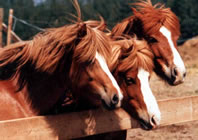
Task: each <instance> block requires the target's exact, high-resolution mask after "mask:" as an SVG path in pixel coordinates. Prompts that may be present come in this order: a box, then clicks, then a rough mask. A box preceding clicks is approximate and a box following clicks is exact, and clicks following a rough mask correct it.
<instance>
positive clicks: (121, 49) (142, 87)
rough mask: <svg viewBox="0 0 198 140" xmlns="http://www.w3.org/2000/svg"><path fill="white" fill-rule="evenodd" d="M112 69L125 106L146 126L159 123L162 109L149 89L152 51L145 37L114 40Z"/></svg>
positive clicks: (147, 127)
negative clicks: (143, 38) (141, 38)
mask: <svg viewBox="0 0 198 140" xmlns="http://www.w3.org/2000/svg"><path fill="white" fill-rule="evenodd" d="M111 46H112V51H113V54H112V60H111V62H112V63H111V71H112V72H113V75H114V77H115V78H116V80H117V82H118V84H119V86H120V88H121V89H122V91H123V95H124V99H123V102H122V108H124V109H125V110H126V111H127V112H128V113H129V114H130V115H131V116H132V117H134V118H136V119H137V120H138V121H139V122H140V124H141V126H142V127H143V128H144V129H147V130H149V129H152V128H155V127H156V126H157V125H159V123H160V118H161V117H160V116H161V115H160V110H159V107H158V104H157V101H156V99H155V97H154V95H153V93H152V91H151V89H150V86H149V79H150V76H151V73H152V71H153V66H154V65H153V54H152V51H151V50H150V48H149V46H148V44H147V42H146V41H144V40H137V39H136V38H133V39H126V38H125V39H121V40H115V41H112V45H111Z"/></svg>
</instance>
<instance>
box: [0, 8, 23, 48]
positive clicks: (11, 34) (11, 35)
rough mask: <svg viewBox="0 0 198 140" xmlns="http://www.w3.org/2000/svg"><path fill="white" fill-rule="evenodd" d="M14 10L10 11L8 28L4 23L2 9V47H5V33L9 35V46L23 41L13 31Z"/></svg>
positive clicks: (0, 22) (0, 31)
mask: <svg viewBox="0 0 198 140" xmlns="http://www.w3.org/2000/svg"><path fill="white" fill-rule="evenodd" d="M13 13H14V11H13V9H10V10H9V17H8V26H7V25H6V24H5V23H3V14H4V10H3V8H0V47H3V35H2V34H3V33H2V32H3V31H4V32H6V33H7V45H10V44H11V43H12V40H13V41H14V42H18V41H22V40H21V39H20V38H19V37H18V36H17V35H16V34H15V33H14V32H13V31H12V23H13Z"/></svg>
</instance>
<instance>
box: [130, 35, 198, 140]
mask: <svg viewBox="0 0 198 140" xmlns="http://www.w3.org/2000/svg"><path fill="white" fill-rule="evenodd" d="M179 52H180V54H181V56H182V58H183V60H184V63H185V66H186V68H187V76H186V79H185V82H184V83H183V84H181V85H178V86H173V87H171V86H169V85H168V84H166V83H164V82H163V81H161V80H160V79H159V78H158V77H156V75H153V76H152V79H151V88H152V91H153V93H154V94H155V96H156V98H157V99H170V98H175V97H183V96H190V95H198V37H196V38H194V39H192V40H189V41H187V42H185V43H184V44H183V45H182V46H179ZM127 140H198V121H193V122H187V123H181V124H177V125H170V126H166V127H160V128H157V129H155V130H152V131H144V130H141V129H137V130H128V131H127Z"/></svg>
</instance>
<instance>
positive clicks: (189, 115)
mask: <svg viewBox="0 0 198 140" xmlns="http://www.w3.org/2000/svg"><path fill="white" fill-rule="evenodd" d="M158 103H159V107H160V110H161V113H162V120H161V125H162V126H163V125H169V124H176V123H181V122H187V121H193V120H198V96H192V97H184V98H177V99H171V100H162V101H159V102H158ZM137 127H139V126H138V124H137V122H136V121H135V120H133V119H132V118H131V117H130V116H129V115H128V114H127V113H126V112H125V111H124V110H122V109H117V110H115V111H107V110H104V109H99V110H89V111H84V112H75V113H69V114H62V115H57V116H45V117H44V116H37V117H32V118H25V119H17V120H8V121H1V122H0V137H1V139H6V140H8V139H20V140H23V139H24V140H26V139H27V138H28V140H36V139H44V138H45V139H48V140H51V139H69V138H77V137H83V136H87V135H93V134H100V133H104V132H112V131H118V130H126V129H131V128H137Z"/></svg>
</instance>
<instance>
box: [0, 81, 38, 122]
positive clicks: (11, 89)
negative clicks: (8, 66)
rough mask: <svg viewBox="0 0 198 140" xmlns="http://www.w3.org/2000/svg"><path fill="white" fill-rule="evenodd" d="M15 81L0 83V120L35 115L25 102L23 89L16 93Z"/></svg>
mask: <svg viewBox="0 0 198 140" xmlns="http://www.w3.org/2000/svg"><path fill="white" fill-rule="evenodd" d="M16 82H17V80H7V81H0V112H1V113H0V120H8V119H15V118H21V117H30V116H34V115H36V112H34V111H33V110H32V108H31V105H30V103H28V102H27V100H26V95H25V94H24V93H25V92H24V91H25V89H23V90H22V91H20V92H19V93H16V90H17V89H16V85H15V84H16Z"/></svg>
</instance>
